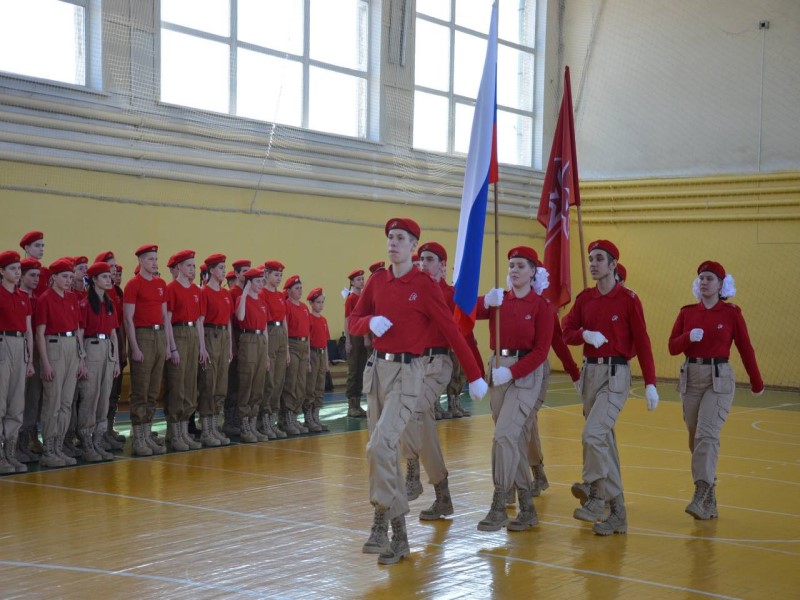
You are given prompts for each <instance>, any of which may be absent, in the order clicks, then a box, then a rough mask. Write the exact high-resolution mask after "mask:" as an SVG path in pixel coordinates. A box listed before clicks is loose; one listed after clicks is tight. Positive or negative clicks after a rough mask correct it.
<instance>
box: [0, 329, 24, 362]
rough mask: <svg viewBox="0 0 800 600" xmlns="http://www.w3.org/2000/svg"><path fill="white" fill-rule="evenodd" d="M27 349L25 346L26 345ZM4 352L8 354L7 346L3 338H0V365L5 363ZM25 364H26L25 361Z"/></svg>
mask: <svg viewBox="0 0 800 600" xmlns="http://www.w3.org/2000/svg"><path fill="white" fill-rule="evenodd" d="M26 347H27V345H26ZM6 352H8V344H7V343H6V340H5V338H4V337H3V336H0V364H3V363H4V362H6ZM25 362H28V361H27V360H26V361H25Z"/></svg>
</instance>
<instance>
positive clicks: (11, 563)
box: [0, 560, 286, 598]
mask: <svg viewBox="0 0 800 600" xmlns="http://www.w3.org/2000/svg"><path fill="white" fill-rule="evenodd" d="M0 566H5V567H25V568H33V569H42V570H45V571H70V572H73V573H90V574H93V575H110V576H113V577H132V578H134V579H144V580H147V581H159V582H163V583H174V584H177V585H186V586H189V587H193V588H200V589H204V590H217V591H220V592H229V593H233V594H239V595H243V596H251V597H253V598H275V597H276V596H275V594H274V592H270V593H269V594H265V593H263V592H255V591H252V590H245V589H243V588H238V587H233V586H230V585H221V584H215V583H203V582H202V581H196V580H194V579H178V578H176V577H164V576H162V575H145V574H140V573H130V572H127V571H109V570H106V569H94V568H90V567H72V566H67V565H48V564H44V563H33V562H21V561H15V560H0ZM279 597H286V596H279Z"/></svg>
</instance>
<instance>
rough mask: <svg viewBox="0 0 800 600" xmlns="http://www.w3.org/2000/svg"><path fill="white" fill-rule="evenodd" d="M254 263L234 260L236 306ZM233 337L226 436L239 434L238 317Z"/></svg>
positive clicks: (225, 426)
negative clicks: (246, 274) (247, 274)
mask: <svg viewBox="0 0 800 600" xmlns="http://www.w3.org/2000/svg"><path fill="white" fill-rule="evenodd" d="M251 265H252V263H251V262H250V261H249V260H248V259H246V258H240V259H238V260H235V261H233V273H234V277H235V280H234V281H233V282H232V283H229V284H228V287H229V289H230V292H231V304H232V305H233V306H236V303H237V302H238V300H239V298H240V297H241V296H242V292H243V290H244V286H245V277H244V274H245V273H247V271H248V270H249V269H250V267H251ZM232 327H233V328H232V330H231V332H232V333H233V338H232V340H231V343H232V344H233V361H231V364H230V365H229V367H228V392H227V394H226V396H225V419H224V422H223V424H222V431H223V433H224V434H225V435H226V436H231V435H239V434H240V430H239V418H240V415H239V409H238V403H239V365H238V363H237V362H236V361H237V354H238V346H237V344H238V339H239V322H238V321H237V320H236V319H233V321H232Z"/></svg>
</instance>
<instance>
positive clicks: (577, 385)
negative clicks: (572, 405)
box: [572, 379, 583, 394]
mask: <svg viewBox="0 0 800 600" xmlns="http://www.w3.org/2000/svg"><path fill="white" fill-rule="evenodd" d="M572 383H574V384H575V391H576V392H578V393H579V394H582V393H583V390H582V389H581V380H580V379H578V381H573V382H572Z"/></svg>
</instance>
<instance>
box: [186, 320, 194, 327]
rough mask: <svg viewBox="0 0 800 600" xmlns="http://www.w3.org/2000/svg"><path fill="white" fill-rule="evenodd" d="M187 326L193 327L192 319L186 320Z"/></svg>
mask: <svg viewBox="0 0 800 600" xmlns="http://www.w3.org/2000/svg"><path fill="white" fill-rule="evenodd" d="M186 326H187V327H194V321H186Z"/></svg>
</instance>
